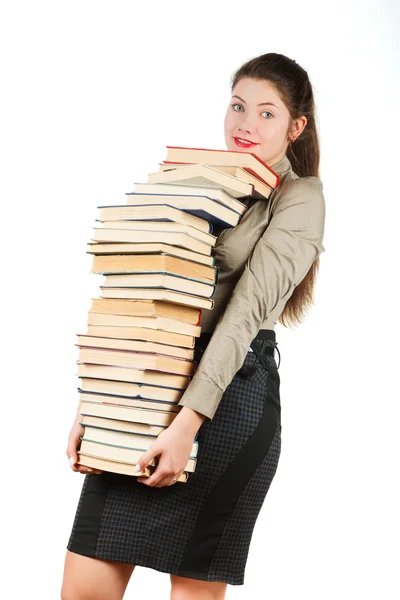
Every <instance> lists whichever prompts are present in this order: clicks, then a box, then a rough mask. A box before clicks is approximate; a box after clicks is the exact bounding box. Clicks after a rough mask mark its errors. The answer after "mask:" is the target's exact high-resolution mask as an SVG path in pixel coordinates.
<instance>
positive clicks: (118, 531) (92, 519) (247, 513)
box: [67, 330, 281, 585]
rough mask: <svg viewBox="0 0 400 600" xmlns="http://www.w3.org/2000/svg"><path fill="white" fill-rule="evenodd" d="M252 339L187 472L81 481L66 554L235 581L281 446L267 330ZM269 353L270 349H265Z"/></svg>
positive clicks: (240, 576)
mask: <svg viewBox="0 0 400 600" xmlns="http://www.w3.org/2000/svg"><path fill="white" fill-rule="evenodd" d="M262 333H263V336H262V339H260V338H259V337H258V336H257V338H255V341H254V344H256V345H257V349H258V350H259V351H260V353H261V354H262V358H263V361H262V362H263V363H264V364H262V363H261V362H260V360H259V358H258V356H257V354H256V353H254V352H250V351H249V352H248V353H247V356H246V358H245V361H244V364H243V366H242V368H241V369H240V370H239V371H238V372H237V373H236V375H235V376H234V378H233V380H232V382H231V383H230V385H229V386H228V387H227V388H226V390H225V393H224V394H223V396H222V399H221V401H220V404H219V406H218V408H217V411H216V413H215V415H214V418H213V419H212V420H211V421H207V420H206V421H204V422H203V423H202V425H201V427H200V429H199V431H198V434H197V439H198V441H199V450H198V457H197V464H196V470H195V472H194V473H191V474H190V475H189V478H188V481H187V482H186V483H176V484H174V485H172V486H168V487H162V488H155V487H149V486H146V485H144V484H142V483H140V482H138V481H137V480H136V478H135V477H132V476H128V475H118V474H114V473H107V472H103V473H102V474H100V475H93V474H92V475H86V476H85V479H84V480H83V485H82V491H81V494H80V498H79V502H78V506H77V510H76V514H75V519H74V522H73V525H72V531H71V535H70V538H69V542H68V545H67V548H68V550H70V551H71V552H75V553H77V554H82V555H84V556H89V557H92V558H98V559H103V560H112V561H120V562H124V563H129V564H132V565H138V566H142V567H148V568H151V569H156V570H157V571H161V572H163V573H170V574H174V575H179V576H181V577H189V578H192V579H199V580H202V581H222V582H226V583H228V584H231V585H243V584H244V574H245V566H246V562H247V557H248V552H249V547H250V542H251V537H252V533H253V530H254V526H255V523H256V520H257V517H258V515H259V512H260V509H261V507H262V505H263V503H264V500H265V497H266V495H267V492H268V490H269V487H270V485H271V482H272V480H273V478H274V475H275V472H276V469H277V466H278V461H279V456H280V451H281V407H280V395H279V387H280V378H279V373H278V368H277V364H276V362H275V358H274V356H273V350H272V349H273V348H275V331H273V330H263V332H262ZM271 350H272V352H271Z"/></svg>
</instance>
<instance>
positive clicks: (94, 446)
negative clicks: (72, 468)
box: [80, 436, 197, 473]
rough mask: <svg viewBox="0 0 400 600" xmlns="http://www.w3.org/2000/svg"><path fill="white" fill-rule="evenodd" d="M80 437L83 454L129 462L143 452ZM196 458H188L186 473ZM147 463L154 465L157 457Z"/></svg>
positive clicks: (194, 464)
mask: <svg viewBox="0 0 400 600" xmlns="http://www.w3.org/2000/svg"><path fill="white" fill-rule="evenodd" d="M80 439H81V447H80V451H81V452H82V453H83V454H91V455H92V456H96V457H98V458H105V459H108V460H116V461H118V462H130V463H137V462H138V461H139V460H140V458H141V457H142V455H143V454H144V452H143V451H142V450H134V449H132V448H125V447H124V446H116V445H113V444H106V443H104V442H92V441H90V440H88V439H84V438H83V436H81V437H80ZM196 460H197V459H196V458H189V459H188V461H187V463H186V465H185V468H184V470H185V471H187V472H188V473H193V471H194V470H195V466H196ZM148 464H149V465H152V466H153V465H154V466H155V465H156V464H157V458H156V457H155V458H152V459H150V461H149V463H148Z"/></svg>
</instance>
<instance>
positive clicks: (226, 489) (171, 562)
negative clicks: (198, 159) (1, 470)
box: [62, 53, 325, 600]
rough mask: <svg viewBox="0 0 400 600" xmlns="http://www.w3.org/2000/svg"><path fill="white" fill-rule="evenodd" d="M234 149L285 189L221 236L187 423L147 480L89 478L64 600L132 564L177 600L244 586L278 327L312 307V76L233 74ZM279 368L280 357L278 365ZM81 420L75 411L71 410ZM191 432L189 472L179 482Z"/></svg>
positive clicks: (262, 65) (274, 434)
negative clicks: (165, 580) (161, 581)
mask: <svg viewBox="0 0 400 600" xmlns="http://www.w3.org/2000/svg"><path fill="white" fill-rule="evenodd" d="M231 91H232V98H231V100H230V103H229V106H228V109H227V113H226V117H225V141H226V146H227V148H228V150H240V151H243V152H253V153H255V154H257V155H258V156H259V157H260V158H261V159H262V160H264V161H265V162H266V163H267V164H268V165H269V166H271V168H272V169H273V170H274V171H276V172H277V173H278V174H279V175H280V177H281V180H280V184H279V186H278V188H277V189H276V191H275V192H274V194H273V196H272V198H271V199H270V200H269V201H268V200H262V199H261V200H255V199H254V198H251V197H248V198H247V199H245V201H246V203H247V206H248V210H247V212H246V213H245V215H244V216H243V218H242V220H241V222H240V223H239V225H237V226H236V227H234V228H230V229H225V230H222V231H220V232H217V235H218V233H219V235H218V242H217V245H216V246H215V248H214V255H215V258H216V264H217V265H218V266H219V267H220V271H219V278H218V285H217V292H216V296H215V307H214V309H213V310H211V311H204V312H203V316H202V336H201V338H200V339H198V340H197V342H198V343H197V344H196V352H197V356H196V358H197V360H198V361H199V364H198V368H197V371H196V373H195V375H194V377H193V379H192V380H191V382H190V384H189V386H188V388H187V389H186V390H185V393H184V394H183V396H182V398H181V400H180V402H179V405H181V406H182V408H181V411H180V412H179V414H178V415H177V417H176V418H175V419H174V421H173V423H172V424H171V425H170V426H169V427H168V428H167V429H166V430H165V431H163V432H162V433H161V434H160V435H159V436H158V438H157V439H156V440H155V441H154V443H153V444H152V445H151V447H150V448H149V449H148V450H147V452H145V453H144V454H143V455H142V457H141V460H140V468H143V467H144V466H145V465H146V464H147V463H148V462H149V460H150V459H151V458H152V457H154V456H158V457H159V463H158V467H157V468H156V470H155V471H154V473H153V474H152V476H151V477H149V478H148V479H146V478H143V477H138V478H136V477H129V476H123V475H116V474H112V473H106V472H100V471H92V472H90V470H89V469H87V468H85V467H82V466H80V465H77V464H74V463H75V461H76V449H77V446H78V444H79V435H82V433H83V428H82V427H81V426H80V425H79V412H78V414H77V417H76V420H75V423H74V425H73V427H72V430H71V433H70V436H69V441H68V448H67V455H68V457H72V461H71V462H72V463H73V464H72V469H73V470H74V471H76V472H80V473H86V474H87V475H86V477H85V480H84V482H83V487H82V492H81V496H80V500H79V504H78V508H77V512H76V516H75V520H74V524H73V527H72V532H71V536H70V540H69V543H68V546H67V548H68V550H67V555H66V560H65V571H64V581H63V587H62V598H63V599H64V600H70V599H71V600H72V599H73V600H77V599H78V598H96V600H102V599H107V600H111V599H112V600H118V599H121V598H122V597H123V595H124V591H125V588H126V586H127V584H128V581H129V579H130V576H131V574H132V571H133V569H134V567H135V565H140V566H145V567H149V568H152V569H156V570H158V571H162V572H164V573H169V574H170V578H171V600H179V599H184V600H194V599H204V598H209V599H215V600H221V599H223V598H224V597H225V593H226V587H227V584H231V585H243V583H244V571H245V565H246V561H247V556H248V551H249V546H250V541H251V537H252V533H253V529H254V526H255V522H256V519H257V517H258V514H259V511H260V509H261V506H262V504H263V502H264V500H265V497H266V494H267V492H268V489H269V487H270V484H271V482H272V479H273V477H274V475H275V472H276V469H277V466H278V461H279V456H280V451H281V406H280V395H279V388H280V377H279V374H278V367H279V364H277V363H276V361H275V358H274V351H275V349H276V345H277V342H276V334H275V325H276V323H277V322H278V320H279V322H280V323H281V324H282V325H284V326H287V325H288V323H289V324H295V323H300V322H301V321H302V320H303V317H304V313H305V311H306V309H307V308H308V307H309V306H310V304H311V303H312V301H313V287H314V283H315V278H316V274H317V269H318V265H319V255H320V254H321V253H322V252H323V251H324V250H325V249H324V247H323V245H322V241H323V234H324V222H325V202H324V195H323V191H322V189H323V186H322V183H321V181H320V179H319V178H318V165H319V144H318V135H317V129H316V122H315V114H314V110H315V109H314V98H313V90H312V86H311V83H310V80H309V78H308V75H307V72H306V71H305V70H304V69H303V68H302V67H301V66H300V65H298V64H297V63H296V62H295V61H294V60H291V59H289V58H287V57H286V56H283V55H281V54H274V53H270V54H265V55H262V56H259V57H257V58H254V59H252V60H250V61H249V62H247V63H245V64H244V65H243V66H242V67H241V68H240V69H239V70H238V71H237V72H236V73H235V75H234V78H233V81H232V87H231ZM279 360H280V357H279ZM78 410H79V409H78ZM197 432H198V441H199V454H198V460H197V466H196V471H195V472H194V473H192V474H191V475H190V477H189V479H188V481H187V483H185V484H180V483H179V484H176V479H177V477H178V476H179V475H180V474H181V473H182V472H183V470H184V467H185V465H186V463H187V460H188V458H189V454H190V449H191V447H192V444H193V440H194V437H195V435H196V433H197Z"/></svg>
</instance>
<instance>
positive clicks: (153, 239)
mask: <svg viewBox="0 0 400 600" xmlns="http://www.w3.org/2000/svg"><path fill="white" fill-rule="evenodd" d="M93 230H94V231H93V237H92V238H91V239H92V240H93V241H95V242H120V243H121V242H124V243H126V242H127V243H143V244H144V243H157V244H160V243H161V244H169V245H171V246H178V247H182V248H184V249H187V250H191V251H193V252H197V253H198V254H206V255H210V254H211V249H212V246H213V245H215V244H213V245H212V244H211V243H208V242H207V243H205V242H203V241H200V240H198V239H196V238H194V237H192V236H191V235H189V234H188V233H186V232H185V231H149V230H145V231H140V230H138V229H136V230H134V229H126V228H125V229H118V228H116V227H113V228H108V227H98V228H93Z"/></svg>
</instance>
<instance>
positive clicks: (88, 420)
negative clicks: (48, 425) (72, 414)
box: [81, 415, 167, 436]
mask: <svg viewBox="0 0 400 600" xmlns="http://www.w3.org/2000/svg"><path fill="white" fill-rule="evenodd" d="M81 417H82V418H81V424H82V425H83V426H85V425H92V426H93V427H96V426H97V427H102V428H107V427H108V428H110V429H114V430H115V431H127V432H128V433H140V434H141V435H150V436H157V435H158V434H159V433H161V432H162V431H165V430H166V429H167V425H148V424H147V423H135V422H131V421H119V420H117V419H107V418H104V417H93V416H91V415H81Z"/></svg>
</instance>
